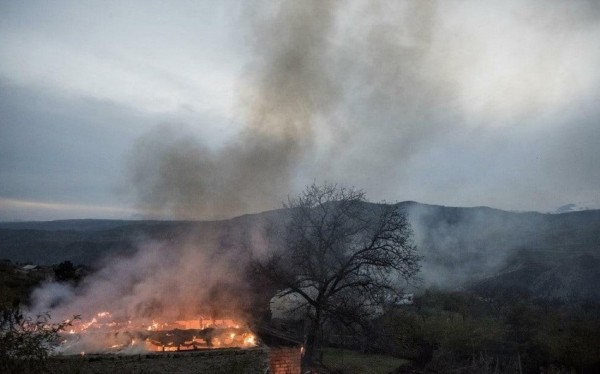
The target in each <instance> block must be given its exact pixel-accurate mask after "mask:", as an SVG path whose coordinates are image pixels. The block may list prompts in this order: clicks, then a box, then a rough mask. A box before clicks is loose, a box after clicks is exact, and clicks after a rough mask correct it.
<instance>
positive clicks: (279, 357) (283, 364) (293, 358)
mask: <svg viewBox="0 0 600 374" xmlns="http://www.w3.org/2000/svg"><path fill="white" fill-rule="evenodd" d="M301 358H302V357H301V352H300V348H299V347H285V348H284V347H281V348H271V352H270V354H269V369H270V374H300V360H301Z"/></svg>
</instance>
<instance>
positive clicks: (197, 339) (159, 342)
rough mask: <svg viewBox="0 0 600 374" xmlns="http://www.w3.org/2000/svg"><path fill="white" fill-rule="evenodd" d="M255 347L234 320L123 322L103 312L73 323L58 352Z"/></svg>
mask: <svg viewBox="0 0 600 374" xmlns="http://www.w3.org/2000/svg"><path fill="white" fill-rule="evenodd" d="M256 345H257V340H256V337H255V335H254V334H253V333H252V332H251V331H250V329H249V328H248V327H246V326H244V325H243V324H240V323H238V322H236V321H234V320H231V319H211V318H202V317H199V318H196V319H191V320H180V321H175V322H162V321H156V320H138V321H131V320H127V321H120V320H117V319H114V318H113V317H112V315H111V313H109V312H101V313H98V314H97V315H96V317H94V318H92V319H91V320H89V321H82V322H81V323H77V324H75V323H74V324H73V328H72V329H71V330H69V331H68V332H67V333H65V334H63V340H62V341H61V342H60V345H59V348H58V349H57V353H58V354H84V353H86V352H92V353H123V354H127V353H140V352H161V351H162V352H164V351H184V350H198V349H214V348H234V347H235V348H249V347H254V346H256Z"/></svg>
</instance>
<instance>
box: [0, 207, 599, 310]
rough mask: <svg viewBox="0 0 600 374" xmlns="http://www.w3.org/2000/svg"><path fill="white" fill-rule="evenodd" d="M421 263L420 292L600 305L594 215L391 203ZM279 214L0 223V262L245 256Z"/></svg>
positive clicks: (256, 249) (268, 238)
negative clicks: (152, 250)
mask: <svg viewBox="0 0 600 374" xmlns="http://www.w3.org/2000/svg"><path fill="white" fill-rule="evenodd" d="M399 204H400V206H401V207H402V208H403V209H405V210H406V212H407V213H408V215H409V218H410V221H411V223H412V226H413V230H414V234H415V242H416V244H417V246H418V249H419V251H420V253H421V254H422V255H423V256H424V259H423V262H422V270H421V273H420V278H421V283H420V287H421V288H426V287H438V288H444V289H463V288H474V289H477V290H479V291H482V292H491V291H495V290H504V291H506V290H509V291H510V292H517V291H519V292H528V293H531V294H532V295H533V296H537V297H544V298H560V299H593V300H597V301H600V290H598V287H597V285H598V284H600V210H586V211H575V212H569V213H562V214H542V213H533V212H527V213H514V212H507V211H502V210H497V209H492V208H487V207H475V208H457V207H444V206H437V205H426V204H420V203H416V202H403V203H399ZM286 216H287V211H286V210H274V211H268V212H264V213H259V214H251V215H244V216H240V217H236V218H232V219H229V220H221V221H124V220H66V221H50V222H14V223H0V258H2V259H9V260H11V261H13V262H20V263H25V262H30V263H35V264H46V265H50V264H56V263H59V262H62V261H65V260H70V261H72V262H73V263H75V264H86V265H92V266H95V265H97V264H99V263H100V262H101V261H102V259H103V258H106V257H107V256H115V255H117V256H118V255H129V254H132V253H133V252H135V251H136V250H137V248H138V247H141V246H140V243H143V242H145V241H148V240H151V241H160V242H168V243H172V244H173V246H172V247H173V248H176V247H177V245H178V243H183V242H185V243H188V244H189V243H195V245H197V247H198V250H199V251H201V250H203V248H209V247H210V248H213V249H215V248H216V249H217V250H220V249H223V250H231V249H233V250H235V251H237V253H238V254H239V255H240V256H244V257H245V258H247V257H249V256H251V255H252V253H254V254H256V253H261V252H262V251H264V250H265V248H267V247H269V246H270V245H273V243H274V240H272V239H273V236H274V235H275V234H274V233H275V232H276V230H273V228H274V227H276V226H277V225H278V224H280V223H281V222H284V221H285V217H286Z"/></svg>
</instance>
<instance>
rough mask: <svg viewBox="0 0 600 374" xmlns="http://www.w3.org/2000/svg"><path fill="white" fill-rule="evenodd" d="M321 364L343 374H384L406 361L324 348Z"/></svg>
mask: <svg viewBox="0 0 600 374" xmlns="http://www.w3.org/2000/svg"><path fill="white" fill-rule="evenodd" d="M323 363H324V364H325V366H326V367H327V368H329V369H332V370H336V369H337V370H341V371H342V372H343V373H344V374H386V373H390V372H392V371H393V370H395V369H397V368H398V367H400V366H402V365H404V364H406V363H408V361H407V360H403V359H401V358H395V357H391V356H385V355H376V354H365V353H360V352H355V351H349V350H346V349H336V348H325V350H324V352H323Z"/></svg>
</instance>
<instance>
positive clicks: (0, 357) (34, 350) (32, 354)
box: [0, 305, 78, 373]
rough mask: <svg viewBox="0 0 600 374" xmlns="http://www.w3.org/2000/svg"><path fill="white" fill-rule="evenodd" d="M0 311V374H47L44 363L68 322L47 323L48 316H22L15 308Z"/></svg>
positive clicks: (69, 324) (16, 307) (17, 308)
mask: <svg viewBox="0 0 600 374" xmlns="http://www.w3.org/2000/svg"><path fill="white" fill-rule="evenodd" d="M0 309H1V310H0V372H1V373H33V372H36V373H39V372H46V371H47V368H46V359H47V358H48V355H49V354H50V353H51V351H52V350H53V349H54V347H55V346H56V345H57V344H58V343H59V341H60V340H59V338H60V335H59V333H60V331H63V330H65V328H66V327H67V326H71V321H64V322H61V323H50V322H49V321H50V315H49V314H42V315H38V316H36V317H35V318H33V317H30V316H25V315H24V314H23V313H22V312H21V310H20V308H19V307H18V306H16V305H13V306H9V307H6V306H4V307H2V308H0ZM75 318H78V317H77V316H76V317H74V319H75Z"/></svg>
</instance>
